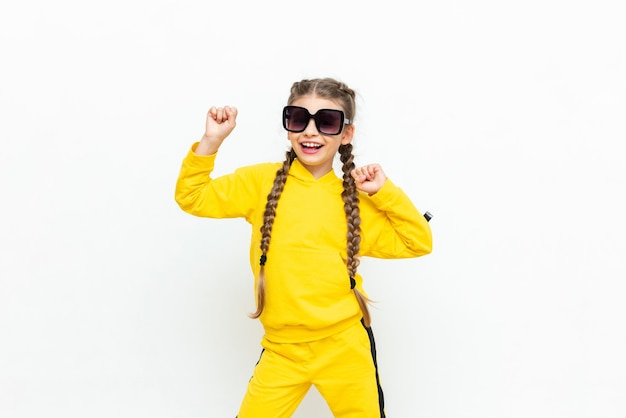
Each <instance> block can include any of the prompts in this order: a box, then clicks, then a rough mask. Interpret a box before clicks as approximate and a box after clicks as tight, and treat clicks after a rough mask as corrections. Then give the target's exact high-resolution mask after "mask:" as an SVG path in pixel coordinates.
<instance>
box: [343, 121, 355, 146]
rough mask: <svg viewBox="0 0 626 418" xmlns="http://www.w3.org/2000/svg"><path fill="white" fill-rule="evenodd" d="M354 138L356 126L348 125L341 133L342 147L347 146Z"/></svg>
mask: <svg viewBox="0 0 626 418" xmlns="http://www.w3.org/2000/svg"><path fill="white" fill-rule="evenodd" d="M353 137H354V124H350V125H346V126H344V127H343V131H342V132H341V145H347V144H349V143H350V142H352V138H353Z"/></svg>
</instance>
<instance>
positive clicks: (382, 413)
mask: <svg viewBox="0 0 626 418" xmlns="http://www.w3.org/2000/svg"><path fill="white" fill-rule="evenodd" d="M361 325H363V328H365V331H367V336H368V337H369V339H370V346H371V347H372V360H374V368H375V369H376V385H377V386H378V405H379V407H380V418H385V397H384V395H383V388H382V387H381V386H380V378H379V377H378V362H377V361H376V343H375V342H374V333H373V332H372V328H371V327H369V328H368V327H366V326H365V323H364V322H363V320H362V319H361Z"/></svg>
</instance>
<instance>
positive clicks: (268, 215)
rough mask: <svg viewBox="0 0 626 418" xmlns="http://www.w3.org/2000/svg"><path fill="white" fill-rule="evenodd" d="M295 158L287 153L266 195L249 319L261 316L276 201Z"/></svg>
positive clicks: (291, 153)
mask: <svg viewBox="0 0 626 418" xmlns="http://www.w3.org/2000/svg"><path fill="white" fill-rule="evenodd" d="M295 158H296V153H295V151H294V150H293V149H290V150H289V151H287V154H286V156H285V161H284V162H283V165H282V167H281V168H279V169H278V171H277V172H276V177H275V178H274V186H273V187H272V190H271V191H270V193H269V194H268V195H267V203H266V205H265V212H264V214H263V226H261V259H260V261H259V262H260V265H261V269H260V270H259V278H258V279H257V292H256V293H257V295H256V311H255V312H254V313H252V314H250V317H251V318H258V317H259V316H261V313H262V312H263V308H265V262H266V261H267V250H268V248H269V246H270V239H271V238H272V226H273V225H274V218H275V217H276V207H277V206H278V199H279V198H280V195H281V194H282V192H283V190H284V189H285V182H286V181H287V173H288V172H289V167H291V163H292V162H293V160H294V159H295Z"/></svg>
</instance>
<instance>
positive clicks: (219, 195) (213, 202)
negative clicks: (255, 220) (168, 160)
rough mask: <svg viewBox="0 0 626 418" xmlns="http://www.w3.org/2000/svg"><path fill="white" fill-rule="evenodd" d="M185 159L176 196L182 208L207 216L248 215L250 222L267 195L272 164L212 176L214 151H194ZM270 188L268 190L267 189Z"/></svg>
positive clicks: (237, 216)
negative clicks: (204, 152) (198, 152)
mask: <svg viewBox="0 0 626 418" xmlns="http://www.w3.org/2000/svg"><path fill="white" fill-rule="evenodd" d="M194 149H195V144H194V146H193V147H192V148H191V150H189V152H188V154H187V156H186V157H185V158H184V159H183V163H182V167H181V169H180V174H179V176H178V180H177V181H176V192H175V200H176V202H177V203H178V205H179V206H180V208H181V209H182V210H184V211H185V212H187V213H189V214H191V215H194V216H200V217H207V218H241V217H243V218H246V220H248V221H249V222H250V220H251V218H252V216H253V214H254V211H255V210H258V205H259V202H260V201H261V200H264V199H265V198H266V197H263V196H262V194H263V190H262V189H263V187H262V185H263V179H264V178H265V177H267V172H268V170H267V169H264V168H265V167H267V168H269V167H270V164H262V165H256V166H248V167H242V168H239V169H237V170H235V172H234V173H232V174H227V175H224V176H220V177H217V178H212V177H211V172H212V171H213V169H214V167H215V157H216V154H214V155H207V156H201V155H196V154H195V153H194V151H193V150H194ZM266 192H267V191H266Z"/></svg>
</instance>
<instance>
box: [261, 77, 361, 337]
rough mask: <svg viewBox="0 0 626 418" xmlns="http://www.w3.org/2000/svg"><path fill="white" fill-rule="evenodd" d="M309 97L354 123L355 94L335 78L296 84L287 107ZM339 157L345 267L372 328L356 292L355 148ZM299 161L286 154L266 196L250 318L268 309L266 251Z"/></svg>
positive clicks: (346, 147)
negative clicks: (334, 106)
mask: <svg viewBox="0 0 626 418" xmlns="http://www.w3.org/2000/svg"><path fill="white" fill-rule="evenodd" d="M306 95H316V96H319V97H322V98H324V99H329V100H333V101H335V102H337V104H339V105H340V106H341V107H342V109H343V111H344V114H345V117H346V118H347V119H349V120H351V121H353V120H354V116H355V113H356V102H355V96H356V95H355V92H354V90H352V89H350V88H349V87H348V86H347V85H345V84H344V83H342V82H340V81H337V80H335V79H332V78H316V79H309V80H302V81H297V82H295V83H293V85H292V86H291V93H290V95H289V99H288V100H287V104H292V103H293V102H294V101H295V100H296V99H298V98H299V97H302V96H306ZM339 156H340V159H341V162H342V163H343V166H342V171H343V189H344V190H343V192H342V193H341V197H342V199H343V202H344V211H345V213H346V220H347V223H348V233H347V236H346V240H347V260H346V267H347V273H348V278H349V282H348V283H349V284H350V288H351V289H352V290H353V291H354V294H355V297H356V299H357V301H358V303H359V306H360V307H361V311H362V313H363V322H364V323H365V326H368V327H369V325H370V314H369V309H368V307H367V304H368V302H369V300H368V299H367V297H365V296H364V295H363V294H361V292H359V290H358V289H357V288H356V281H355V279H354V278H355V276H356V272H357V268H358V266H359V262H360V260H359V257H358V254H359V248H360V243H361V226H360V225H361V217H360V212H359V195H358V191H357V188H356V184H355V182H354V178H352V176H351V175H350V173H351V171H352V170H354V168H355V164H354V155H353V154H352V144H346V145H341V146H339ZM295 158H296V153H295V151H293V149H290V150H289V151H287V154H286V158H285V161H284V162H283V165H282V167H281V168H280V169H278V171H277V172H276V177H275V179H274V186H273V187H272V190H271V191H270V193H269V194H268V196H267V204H266V206H265V213H264V215H263V226H261V254H262V255H261V260H260V264H261V269H260V272H259V277H258V279H257V310H256V312H254V313H252V314H251V315H250V316H251V317H252V318H258V317H259V316H261V313H262V312H263V308H264V307H265V268H264V266H265V262H266V260H267V250H268V248H269V243H270V239H271V236H272V226H273V224H274V218H275V216H276V207H277V205H278V199H279V198H280V195H281V193H282V192H283V189H284V188H285V182H286V181H287V173H288V172H289V168H290V167H291V164H292V163H293V160H294V159H295Z"/></svg>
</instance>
